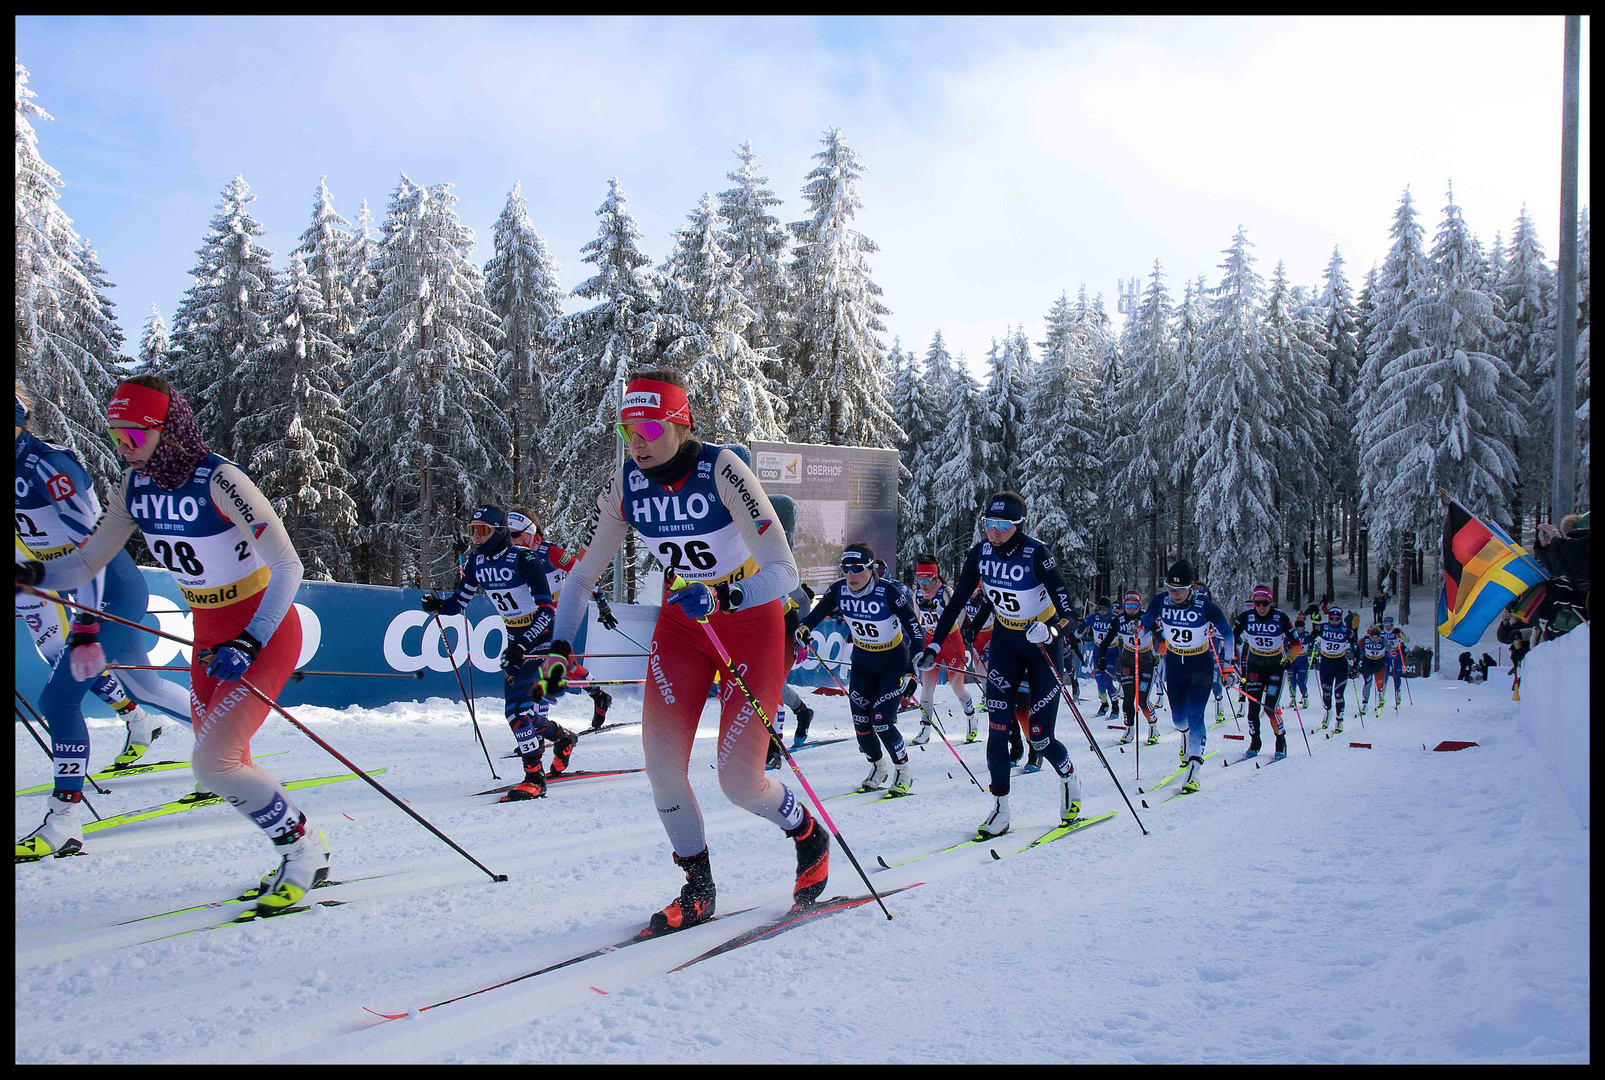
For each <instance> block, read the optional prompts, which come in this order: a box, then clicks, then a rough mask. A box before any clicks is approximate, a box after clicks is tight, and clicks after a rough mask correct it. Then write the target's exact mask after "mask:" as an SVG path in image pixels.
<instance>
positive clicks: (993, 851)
mask: <svg viewBox="0 0 1605 1080" xmlns="http://www.w3.org/2000/svg"><path fill="white" fill-rule="evenodd" d="M986 850H987V851H989V852H990V853H991V855H992V861H993V862H1002V861H1003V856H1001V855H999V854H998V849H997V848H987V849H986Z"/></svg>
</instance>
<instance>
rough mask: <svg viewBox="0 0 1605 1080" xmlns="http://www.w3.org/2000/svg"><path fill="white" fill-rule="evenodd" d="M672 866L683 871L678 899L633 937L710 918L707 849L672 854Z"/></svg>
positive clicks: (805, 813) (711, 896)
mask: <svg viewBox="0 0 1605 1080" xmlns="http://www.w3.org/2000/svg"><path fill="white" fill-rule="evenodd" d="M803 824H804V825H806V824H808V811H807V810H804V811H803ZM798 827H799V828H801V826H798ZM674 865H676V866H680V867H684V868H685V884H684V885H682V886H680V895H679V896H677V897H675V898H674V899H673V900H670V901H669V904H668V906H667V907H665V908H664V909H663V910H662V911H654V912H653V913H652V918H651V920H650V921H649V922H648V923H647V926H646V929H645V930H642V931H641V932H640V933H639V934H637V935H636V937H638V938H653V937H660V936H662V935H663V934H672V933H674V932H675V931H676V930H684V929H685V928H686V927H688V926H696V925H697V924H698V923H705V922H707V921H708V920H709V919H711V918H713V907H714V887H713V870H712V868H711V867H709V865H708V849H707V848H703V849H702V850H701V851H700V852H698V853H697V854H695V855H691V856H688V857H687V858H684V859H682V858H681V857H680V856H679V855H678V854H675V855H674Z"/></svg>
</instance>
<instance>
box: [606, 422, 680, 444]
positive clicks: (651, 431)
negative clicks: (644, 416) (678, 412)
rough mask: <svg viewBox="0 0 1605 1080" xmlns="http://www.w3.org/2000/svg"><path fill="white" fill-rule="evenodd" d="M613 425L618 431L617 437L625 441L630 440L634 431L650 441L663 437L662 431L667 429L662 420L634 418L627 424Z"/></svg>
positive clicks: (633, 435)
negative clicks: (634, 419)
mask: <svg viewBox="0 0 1605 1080" xmlns="http://www.w3.org/2000/svg"><path fill="white" fill-rule="evenodd" d="M613 427H614V429H615V430H617V431H618V433H619V438H621V439H623V440H624V441H625V442H630V441H631V440H632V439H633V438H634V437H635V434H636V432H640V433H641V438H643V439H645V440H646V441H647V442H652V441H653V440H654V439H661V438H663V433H664V432H665V431H667V430H669V429H668V426H667V425H666V424H665V423H664V422H663V421H662V420H636V421H634V422H633V423H629V424H614V425H613Z"/></svg>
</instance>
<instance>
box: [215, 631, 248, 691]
mask: <svg viewBox="0 0 1605 1080" xmlns="http://www.w3.org/2000/svg"><path fill="white" fill-rule="evenodd" d="M261 651H262V643H261V642H260V641H258V640H256V638H254V637H252V636H251V635H250V634H249V633H247V632H246V631H244V630H241V631H240V636H239V637H237V638H235V639H234V640H232V641H225V642H224V643H223V644H221V645H219V646H217V648H216V649H215V650H214V651H213V654H212V660H211V662H210V663H209V664H207V665H206V673H207V674H208V675H210V676H211V677H212V678H214V679H217V680H218V681H219V682H239V681H240V680H241V679H242V678H244V677H245V673H246V671H247V670H249V668H250V666H251V664H252V663H253V662H254V661H255V660H256V656H257V654H258V653H260V652H261Z"/></svg>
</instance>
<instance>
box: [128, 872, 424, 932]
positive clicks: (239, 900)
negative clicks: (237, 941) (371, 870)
mask: <svg viewBox="0 0 1605 1080" xmlns="http://www.w3.org/2000/svg"><path fill="white" fill-rule="evenodd" d="M391 876H392V875H390V874H371V875H369V876H368V877H358V878H347V879H346V880H344V881H331V880H329V879H327V878H325V879H324V880H322V881H320V882H318V883H317V884H316V885H314V886H312V887H313V888H314V889H332V888H334V887H335V886H337V885H354V884H356V883H357V882H359V881H376V880H378V879H379V878H383V877H391ZM257 896H258V891H257V886H255V885H253V886H251V887H250V888H249V889H246V890H245V891H244V892H242V893H240V895H238V896H232V897H230V898H229V899H227V900H213V901H211V902H209V903H205V904H195V905H192V906H190V907H182V908H174V909H173V910H172V911H159V912H157V913H156V914H155V915H141V916H140V917H139V918H137V919H124V920H123V921H122V922H120V923H118V924H117V925H118V926H132V925H133V924H134V923H142V922H150V921H151V920H152V919H165V918H168V917H169V916H171V915H188V914H189V913H190V912H192V911H210V910H213V909H215V908H223V907H232V906H233V905H235V904H249V903H250V902H251V901H253V900H255V899H256V898H257Z"/></svg>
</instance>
